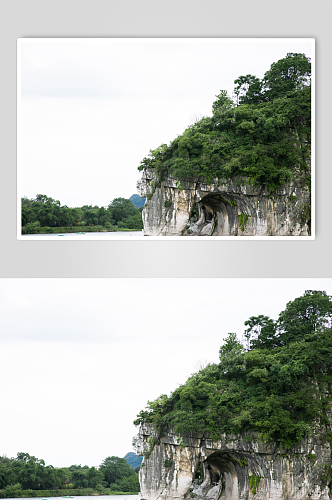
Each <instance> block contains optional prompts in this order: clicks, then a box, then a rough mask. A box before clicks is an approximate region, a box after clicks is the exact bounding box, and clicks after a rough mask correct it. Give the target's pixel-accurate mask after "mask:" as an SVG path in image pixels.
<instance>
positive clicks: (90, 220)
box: [21, 194, 143, 234]
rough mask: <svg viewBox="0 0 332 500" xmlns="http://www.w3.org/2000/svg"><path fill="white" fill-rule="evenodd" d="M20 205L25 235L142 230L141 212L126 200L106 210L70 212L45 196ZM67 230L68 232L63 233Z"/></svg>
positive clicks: (117, 200)
mask: <svg viewBox="0 0 332 500" xmlns="http://www.w3.org/2000/svg"><path fill="white" fill-rule="evenodd" d="M21 202H22V203H21V207H22V234H31V233H52V232H77V231H122V230H126V229H130V230H132V231H140V230H141V229H143V221H142V208H141V209H138V208H136V207H135V205H134V204H133V203H132V201H131V200H130V199H126V198H115V199H114V200H113V201H111V202H110V204H109V205H108V207H107V208H105V207H98V206H97V205H95V206H92V205H84V206H82V207H78V208H69V207H67V206H66V205H61V203H60V201H59V200H54V199H53V198H50V197H48V196H46V195H42V194H37V196H36V198H35V199H28V198H22V200H21ZM65 228H67V231H63V229H65Z"/></svg>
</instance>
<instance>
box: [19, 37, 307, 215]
mask: <svg viewBox="0 0 332 500" xmlns="http://www.w3.org/2000/svg"><path fill="white" fill-rule="evenodd" d="M18 47H19V50H18V123H19V125H18V150H19V156H18V163H19V165H18V168H19V176H18V179H19V185H18V197H19V198H20V197H21V196H27V197H28V198H35V196H36V194H45V195H47V196H50V197H52V198H54V199H56V200H60V202H61V204H62V205H68V206H70V207H74V206H82V205H85V204H88V205H90V204H92V205H98V206H107V205H108V204H109V203H110V202H111V201H112V200H113V199H114V198H117V197H124V198H129V197H130V196H131V195H132V194H135V193H136V182H137V180H138V179H139V177H140V173H139V172H138V170H137V167H138V165H139V163H140V162H141V160H142V159H143V158H144V157H145V156H147V155H148V153H149V150H150V149H155V148H156V147H158V146H159V145H160V144H162V143H166V144H168V143H169V142H170V141H172V140H173V139H174V138H175V137H176V136H177V135H179V134H181V133H182V132H183V130H184V129H185V128H186V127H187V126H189V125H190V124H192V123H193V121H194V120H195V119H196V118H197V117H200V116H203V115H204V116H211V111H212V103H213V101H214V100H215V96H216V95H217V94H218V93H219V92H220V90H227V91H228V93H229V95H232V92H233V88H234V80H235V79H236V78H238V77H239V76H240V75H245V74H248V73H250V74H253V75H255V76H257V77H259V78H262V77H263V76H264V73H265V72H266V71H267V70H269V69H270V66H271V64H272V63H273V62H276V61H278V60H279V59H282V58H283V57H285V56H286V54H287V53H288V52H300V53H304V54H306V56H308V57H312V56H313V54H312V53H311V42H310V40H309V39H283V38H280V39H264V38H261V39H231V38H230V39H222V38H220V39H217V38H214V39H204V38H202V39H190V38H188V39H186V38H183V39H179V38H177V39H176V38H174V39H171V38H169V39H162V38H161V39H157V38H147V39H144V38H143V39H130V38H129V39H125V38H115V39H75V38H73V39H42V38H40V39H20V40H19V41H18Z"/></svg>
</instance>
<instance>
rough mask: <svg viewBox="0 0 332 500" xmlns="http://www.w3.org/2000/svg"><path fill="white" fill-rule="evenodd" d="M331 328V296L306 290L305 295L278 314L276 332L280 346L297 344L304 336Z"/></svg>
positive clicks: (288, 304) (317, 291)
mask: <svg viewBox="0 0 332 500" xmlns="http://www.w3.org/2000/svg"><path fill="white" fill-rule="evenodd" d="M331 326H332V296H330V295H327V293H326V292H324V291H319V290H306V291H305V293H304V294H303V295H302V296H301V297H298V298H296V299H295V300H293V301H291V302H288V303H287V305H286V309H285V310H284V311H282V312H281V313H280V314H279V318H278V323H277V330H278V341H279V343H280V345H286V344H289V343H290V342H299V341H301V340H303V338H304V336H305V335H308V334H312V333H314V334H316V333H317V332H319V331H321V330H323V329H326V328H330V327H331Z"/></svg>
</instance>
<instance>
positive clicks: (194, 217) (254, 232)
mask: <svg viewBox="0 0 332 500" xmlns="http://www.w3.org/2000/svg"><path fill="white" fill-rule="evenodd" d="M141 195H142V196H145V197H146V198H147V199H146V203H145V206H144V209H143V213H142V217H143V223H144V234H145V235H146V236H309V235H310V213H311V208H310V207H311V195H310V190H309V187H308V186H307V184H306V182H305V177H304V175H301V174H300V173H299V175H298V177H296V178H294V179H293V180H292V181H291V182H288V183H287V184H285V185H284V186H283V188H280V189H278V190H277V191H275V192H274V193H273V194H271V193H269V192H267V191H266V190H264V189H263V188H262V187H259V186H258V187H257V186H250V185H248V184H247V183H246V179H243V178H237V179H233V180H223V179H215V180H214V182H213V183H212V184H205V183H203V182H200V181H198V180H195V179H191V180H188V181H182V182H180V181H178V180H176V179H174V177H172V176H171V175H168V176H167V177H166V179H164V180H163V181H160V180H159V179H158V176H157V175H156V174H155V172H154V170H153V169H145V170H144V172H143V175H142V181H141Z"/></svg>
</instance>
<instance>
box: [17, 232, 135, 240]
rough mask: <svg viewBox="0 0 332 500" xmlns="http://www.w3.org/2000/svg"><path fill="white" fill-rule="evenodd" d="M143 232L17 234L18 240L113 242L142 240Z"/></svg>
mask: <svg viewBox="0 0 332 500" xmlns="http://www.w3.org/2000/svg"><path fill="white" fill-rule="evenodd" d="M143 238H144V233H143V231H116V232H114V233H113V232H102V233H98V232H94V233H84V234H82V233H67V234H66V233H57V234H19V235H18V236H17V239H19V240H24V241H26V240H45V241H50V240H57V241H63V240H80V241H82V240H90V241H92V240H114V239H119V240H123V239H128V240H129V239H133V240H135V239H143Z"/></svg>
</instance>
